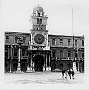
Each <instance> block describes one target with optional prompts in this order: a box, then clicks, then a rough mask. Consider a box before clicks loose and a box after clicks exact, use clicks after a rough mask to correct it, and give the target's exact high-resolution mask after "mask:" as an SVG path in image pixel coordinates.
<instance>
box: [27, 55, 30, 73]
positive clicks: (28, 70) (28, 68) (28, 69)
mask: <svg viewBox="0 0 89 90" xmlns="http://www.w3.org/2000/svg"><path fill="white" fill-rule="evenodd" d="M28 57H29V55H28ZM27 63H28V66H27V72H30V67H29V59H27Z"/></svg>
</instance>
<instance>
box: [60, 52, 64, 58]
mask: <svg viewBox="0 0 89 90" xmlns="http://www.w3.org/2000/svg"><path fill="white" fill-rule="evenodd" d="M62 58H63V51H60V59H62Z"/></svg>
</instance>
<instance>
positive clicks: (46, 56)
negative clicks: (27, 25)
mask: <svg viewBox="0 0 89 90" xmlns="http://www.w3.org/2000/svg"><path fill="white" fill-rule="evenodd" d="M47 18H48V17H47V16H46V15H45V14H44V10H43V8H42V7H40V6H39V5H38V6H37V7H35V8H33V13H32V15H31V24H32V29H31V30H30V31H31V40H30V42H29V51H28V52H29V57H30V58H29V59H30V60H29V61H30V65H28V67H29V66H30V70H32V71H33V70H34V71H48V70H51V67H50V58H51V51H50V46H48V30H46V25H47ZM27 70H28V71H29V68H28V69H27Z"/></svg>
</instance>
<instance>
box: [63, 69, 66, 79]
mask: <svg viewBox="0 0 89 90" xmlns="http://www.w3.org/2000/svg"><path fill="white" fill-rule="evenodd" d="M64 73H65V70H64V69H63V70H62V78H63V79H64Z"/></svg>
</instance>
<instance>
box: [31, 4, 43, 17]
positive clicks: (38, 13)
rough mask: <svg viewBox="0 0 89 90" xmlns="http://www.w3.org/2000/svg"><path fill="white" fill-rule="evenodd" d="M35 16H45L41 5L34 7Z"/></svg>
mask: <svg viewBox="0 0 89 90" xmlns="http://www.w3.org/2000/svg"><path fill="white" fill-rule="evenodd" d="M33 16H38V17H40V16H44V10H43V8H42V7H40V6H39V5H38V6H36V7H35V8H33Z"/></svg>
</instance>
